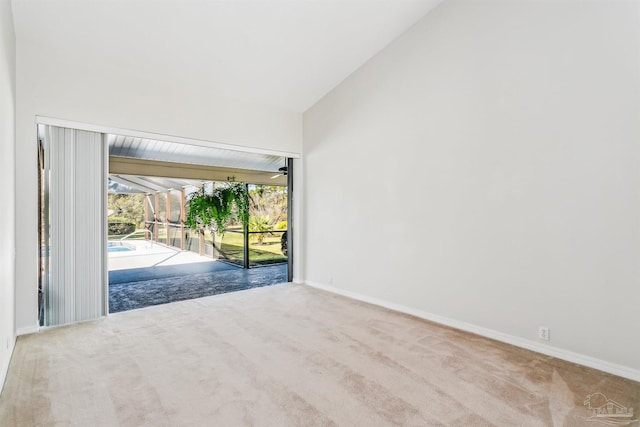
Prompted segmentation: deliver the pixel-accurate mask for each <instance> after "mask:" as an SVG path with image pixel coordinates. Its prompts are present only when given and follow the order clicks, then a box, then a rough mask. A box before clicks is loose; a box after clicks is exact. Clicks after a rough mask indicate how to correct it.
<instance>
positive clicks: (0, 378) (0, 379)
mask: <svg viewBox="0 0 640 427" xmlns="http://www.w3.org/2000/svg"><path fill="white" fill-rule="evenodd" d="M15 348H16V337H13V339H11V340H10V342H9V349H8V357H7V358H6V361H5V362H4V363H3V365H2V366H0V396H2V390H3V389H4V383H5V381H6V380H7V373H8V372H9V365H10V364H11V359H12V358H13V350H14V349H15Z"/></svg>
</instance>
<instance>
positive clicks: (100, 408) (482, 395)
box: [0, 284, 640, 427]
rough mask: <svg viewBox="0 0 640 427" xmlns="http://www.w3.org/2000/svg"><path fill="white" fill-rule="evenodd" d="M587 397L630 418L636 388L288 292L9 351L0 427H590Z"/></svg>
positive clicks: (69, 334)
mask: <svg viewBox="0 0 640 427" xmlns="http://www.w3.org/2000/svg"><path fill="white" fill-rule="evenodd" d="M593 393H603V394H604V395H606V397H607V398H609V399H612V400H614V401H616V402H618V403H619V404H621V405H624V406H626V407H633V408H635V409H636V412H638V410H639V409H640V383H636V382H633V381H629V380H625V379H622V378H619V377H615V376H612V375H608V374H605V373H602V372H599V371H595V370H592V369H588V368H584V367H581V366H577V365H574V364H571V363H567V362H563V361H560V360H557V359H553V358H551V357H547V356H543V355H540V354H537V353H533V352H529V351H526V350H522V349H518V348H515V347H511V346H509V345H506V344H501V343H498V342H495V341H492V340H489V339H485V338H481V337H478V336H475V335H472V334H468V333H464V332H460V331H456V330H453V329H450V328H446V327H442V326H438V325H435V324H432V323H429V322H426V321H423V320H420V319H416V318H413V317H410V316H405V315H401V314H397V313H394V312H391V311H388V310H385V309H382V308H378V307H374V306H371V305H367V304H364V303H360V302H357V301H353V300H349V299H346V298H344V297H340V296H336V295H332V294H329V293H325V292H322V291H319V290H315V289H312V288H309V287H306V286H303V285H290V284H286V285H276V286H269V287H264V288H258V289H251V290H248V291H244V292H235V293H230V294H224V295H217V296H213V297H206V298H201V299H197V300H190V301H183V302H178V303H173V304H167V305H162V306H156V307H149V308H145V309H141V310H135V311H130V312H126V313H120V314H115V315H112V316H110V317H108V318H106V319H102V320H99V321H94V322H87V323H83V324H77V325H73V326H68V327H61V328H56V329H50V330H47V331H45V332H41V333H38V334H33V335H28V336H22V337H20V338H19V339H18V342H17V346H16V349H15V353H14V356H13V360H12V362H11V367H10V370H9V374H8V377H7V382H6V385H5V389H4V392H3V394H2V396H1V397H0V425H1V426H5V427H9V426H53V425H56V426H58V425H59V426H119V425H120V426H142V425H148V426H205V425H207V426H209V425H211V426H244V425H256V426H294V425H295V426H334V425H340V426H387V425H405V426H430V425H443V426H485V425H487V426H488V425H497V426H515V425H518V426H550V425H556V426H597V425H604V424H600V423H598V422H591V421H588V420H587V419H588V417H589V416H590V415H591V412H590V411H589V409H588V407H587V406H585V405H584V401H585V399H586V398H587V396H589V395H591V394H593ZM599 396H600V395H596V396H595V397H593V399H592V400H593V401H592V403H594V404H595V402H596V397H599ZM636 418H637V417H636Z"/></svg>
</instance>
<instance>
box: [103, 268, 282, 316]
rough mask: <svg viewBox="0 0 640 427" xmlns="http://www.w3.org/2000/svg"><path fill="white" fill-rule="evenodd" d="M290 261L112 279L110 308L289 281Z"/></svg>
mask: <svg viewBox="0 0 640 427" xmlns="http://www.w3.org/2000/svg"><path fill="white" fill-rule="evenodd" d="M286 281H287V265H286V264H282V265H274V266H269V267H260V268H253V269H249V270H245V269H242V268H238V267H233V266H231V268H230V269H224V270H220V271H214V272H209V273H198V274H189V275H183V276H176V277H163V278H157V279H151V280H140V281H131V282H123V283H111V282H110V283H109V312H110V313H118V312H120V311H127V310H133V309H136V308H142V307H149V306H152V305H159V304H167V303H170V302H174V301H184V300H188V299H194V298H202V297H206V296H211V295H217V294H224V293H227V292H235V291H242V290H245V289H251V288H259V287H262V286H269V285H275V284H277V283H285V282H286Z"/></svg>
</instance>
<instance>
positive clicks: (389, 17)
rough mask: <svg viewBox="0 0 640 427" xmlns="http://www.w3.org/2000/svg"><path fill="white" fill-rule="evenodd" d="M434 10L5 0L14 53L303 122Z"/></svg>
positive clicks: (291, 2)
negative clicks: (50, 57)
mask: <svg viewBox="0 0 640 427" xmlns="http://www.w3.org/2000/svg"><path fill="white" fill-rule="evenodd" d="M441 1H442V0H288V1H287V0H225V1H221V0H217V1H214V0H209V1H206V0H13V10H14V18H15V28H16V36H17V40H18V46H20V43H37V44H41V45H44V46H49V47H51V48H52V49H61V48H64V49H65V50H66V51H67V52H68V51H71V52H73V53H74V54H77V55H81V57H82V58H85V59H86V61H88V62H94V63H95V62H96V61H104V62H105V63H109V64H117V66H118V67H123V68H128V69H130V70H131V73H132V75H140V74H143V75H144V73H147V74H148V75H152V74H153V72H154V70H158V69H162V70H163V75H166V76H171V79H175V81H177V82H180V81H193V80H195V81H198V82H202V83H200V84H201V86H202V90H203V91H205V93H211V94H212V95H213V94H215V95H216V96H223V97H228V98H233V99H238V100H242V101H248V102H252V103H256V104H258V105H267V106H273V107H279V108H283V109H286V110H290V111H296V112H302V111H305V110H306V109H308V108H309V107H310V106H312V105H313V104H314V103H315V102H316V101H318V100H319V99H320V98H321V97H322V96H324V95H325V94H326V93H327V92H329V91H330V90H331V89H333V88H334V87H335V86H336V85H337V84H338V83H340V82H341V81H342V80H344V79H345V78H346V77H347V76H348V75H349V74H351V73H352V72H353V71H355V70H356V69H357V68H358V67H360V66H361V65H362V64H363V63H364V62H366V61H367V60H368V59H369V58H371V57H372V56H373V55H375V54H376V53H377V52H378V51H380V50H381V49H382V48H383V47H384V46H386V45H387V44H388V43H389V42H391V41H392V40H393V39H394V38H396V37H397V36H399V35H400V34H401V33H402V32H404V31H405V30H406V29H408V28H409V27H410V26H411V25H412V24H414V23H415V22H416V21H417V20H419V19H420V18H421V17H422V16H424V15H425V14H426V13H427V12H429V11H430V10H431V9H432V8H433V7H435V6H436V5H437V4H438V3H440V2H441Z"/></svg>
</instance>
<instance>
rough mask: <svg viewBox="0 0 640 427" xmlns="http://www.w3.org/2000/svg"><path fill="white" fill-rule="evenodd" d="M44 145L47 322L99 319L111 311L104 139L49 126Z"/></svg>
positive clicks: (100, 136) (60, 322) (84, 132)
mask: <svg viewBox="0 0 640 427" xmlns="http://www.w3.org/2000/svg"><path fill="white" fill-rule="evenodd" d="M42 143H43V146H44V153H45V192H48V194H47V197H46V200H47V205H48V206H45V209H47V210H48V219H49V221H48V223H49V224H48V225H49V227H48V230H47V231H48V236H47V235H46V234H47V233H45V241H46V240H48V243H49V244H48V245H47V244H46V243H45V245H44V246H45V247H46V248H47V249H46V250H45V251H44V252H45V256H47V254H46V252H48V256H49V262H48V263H47V264H48V269H49V271H48V272H44V274H45V275H46V276H47V278H46V280H44V281H43V283H44V284H45V289H44V301H45V313H44V314H45V317H44V318H45V325H47V326H52V325H62V324H65V323H72V322H78V321H82V320H89V319H95V318H98V317H100V316H103V315H105V314H106V312H107V298H106V283H107V280H106V274H107V273H106V185H107V176H106V173H107V166H106V161H107V155H106V144H105V139H104V137H103V135H102V134H100V133H96V132H88V131H81V130H75V129H67V128H60V127H56V126H46V129H45V133H44V140H43V141H42Z"/></svg>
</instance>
